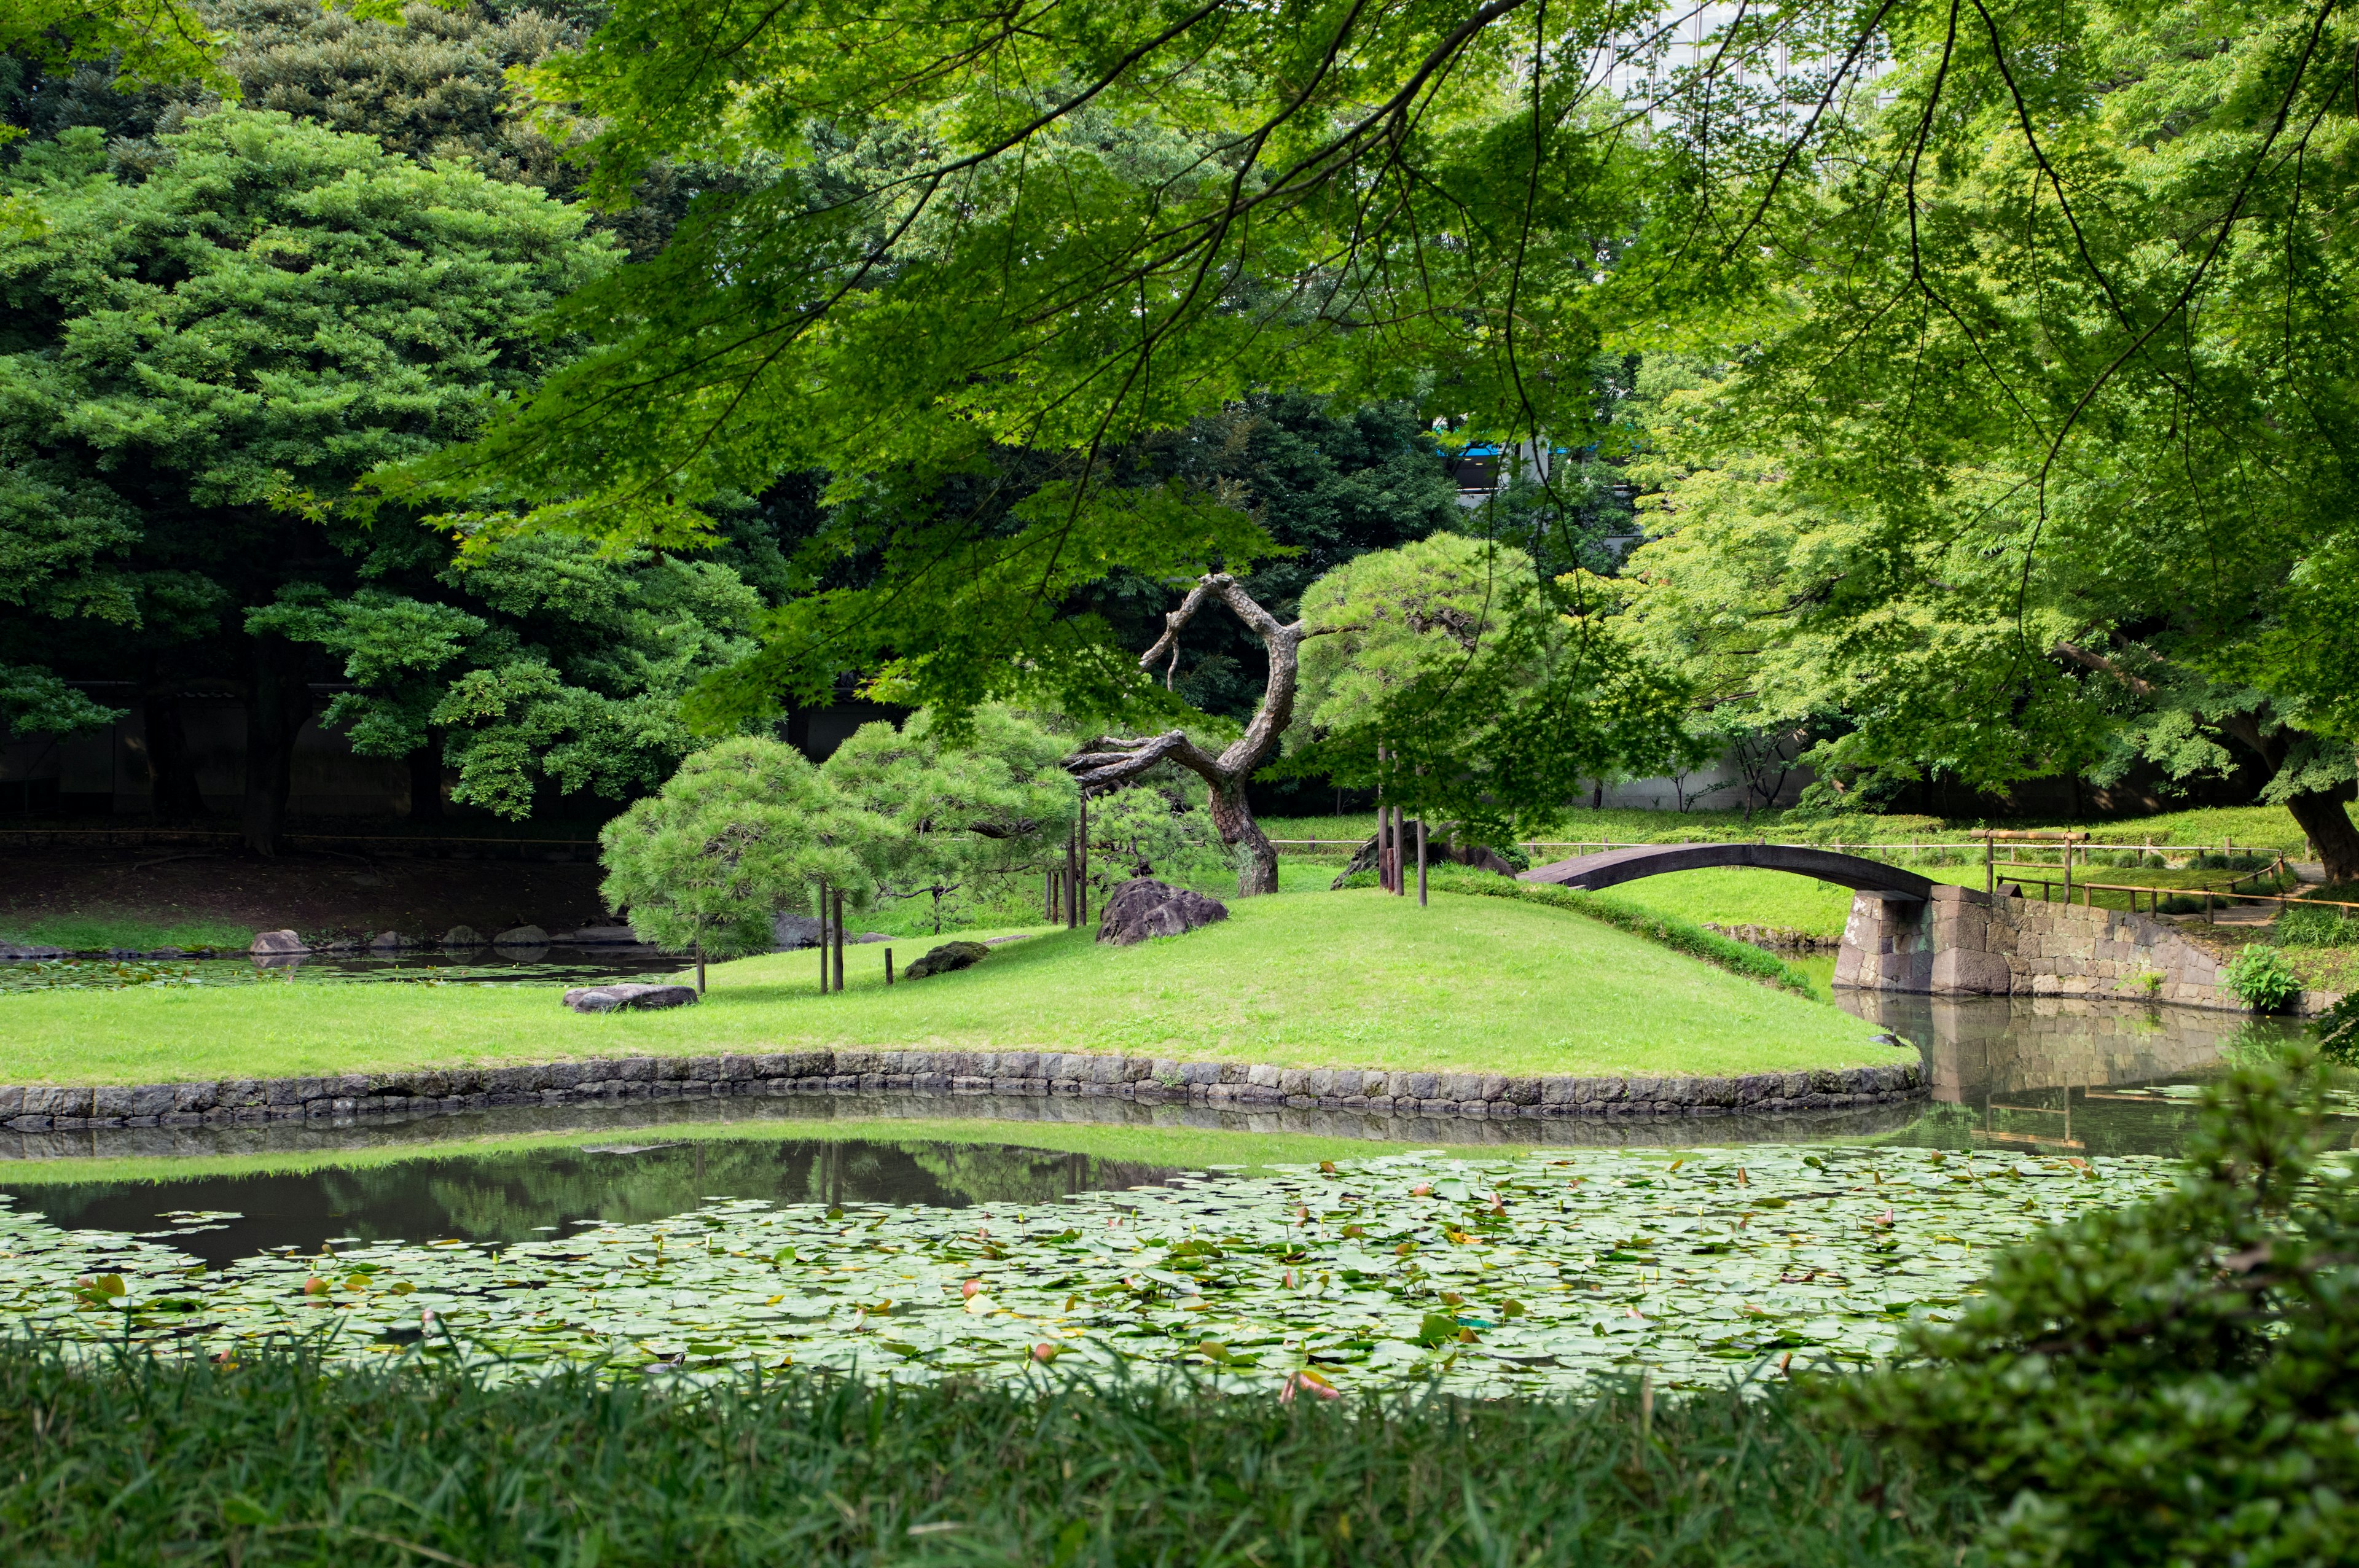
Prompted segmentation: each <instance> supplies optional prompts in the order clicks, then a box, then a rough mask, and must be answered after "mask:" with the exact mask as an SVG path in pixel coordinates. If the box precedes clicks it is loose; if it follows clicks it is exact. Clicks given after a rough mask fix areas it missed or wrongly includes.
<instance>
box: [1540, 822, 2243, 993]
mask: <svg viewBox="0 0 2359 1568" xmlns="http://www.w3.org/2000/svg"><path fill="white" fill-rule="evenodd" d="M1712 866H1753V867H1756V868H1758V869H1760V870H1762V871H1791V872H1793V873H1794V874H1795V875H1797V876H1804V877H1815V878H1817V879H1818V880H1819V881H1822V882H1833V883H1834V884H1835V885H1836V886H1838V887H1847V888H1849V889H1851V890H1852V894H1853V896H1852V901H1851V917H1850V919H1848V920H1846V921H1845V922H1844V923H1843V946H1842V948H1841V949H1840V950H1839V951H1838V953H1837V954H1836V957H1835V977H1834V979H1835V984H1837V985H1839V986H1855V987H1858V988H1859V989H1863V990H1883V991H1918V992H1930V993H1931V994H1933V995H1935V996H2006V995H2009V994H2014V995H2018V996H2027V995H2038V996H2086V997H2129V998H2134V999H2137V1000H2160V1001H2178V1002H2188V1003H2192V1004H2194V1005H2195V1006H2198V1007H2241V1006H2242V1005H2243V1004H2242V1003H2241V1002H2239V1001H2237V1000H2235V999H2234V997H2232V996H2230V995H2229V994H2227V992H2226V991H2225V990H2223V988H2222V987H2221V986H2220V984H2219V966H2218V959H2217V958H2216V957H2215V956H2214V955H2212V953H2211V952H2209V951H2208V950H2206V949H2205V948H2203V947H2202V946H2200V945H2198V944H2195V943H2192V942H2189V941H2188V940H2186V939H2185V938H2184V937H2182V936H2181V935H2180V934H2179V932H2178V931H2177V930H2176V929H2174V928H2173V927H2171V926H2169V925H2165V924H2163V923H2162V922H2160V921H2158V920H2152V919H2149V918H2147V916H2146V915H2143V914H2135V913H2127V912H2124V911H2120V910H2108V909H2092V908H2088V907H2086V906H2082V907H2075V906H2074V905H2072V904H2071V903H2053V904H2051V903H2038V902H2029V901H2027V900H2025V899H2024V898H2022V897H2021V896H2020V895H2019V892H2017V890H2014V889H2010V888H2004V887H2003V888H2001V889H2000V892H1999V896H1998V897H1997V898H1995V899H1993V898H1991V897H1989V896H1987V895H1986V894H1984V892H1983V891H1982V889H1980V888H1964V887H1956V886H1953V885H1951V884H1950V883H1948V882H1937V881H1932V880H1931V879H1930V878H1929V877H1920V876H1919V875H1918V874H1917V873H1916V872H1914V871H1903V870H1902V869H1901V868H1899V867H1898V866H1887V865H1886V864H1884V863H1883V862H1882V861H1880V860H1864V859H1862V858H1861V857H1859V856H1857V855H1838V854H1836V853H1834V852H1833V851H1832V850H1831V849H1810V848H1808V847H1806V846H1803V845H1799V844H1642V845H1639V846H1636V847H1635V848H1632V849H1608V850H1606V851H1605V852H1604V853H1603V854H1597V855H1582V856H1578V857H1576V858H1574V859H1572V860H1559V861H1557V862H1556V863H1555V864H1553V865H1548V866H1535V867H1533V868H1532V869H1531V870H1530V871H1526V872H1524V873H1523V875H1522V877H1521V878H1520V879H1518V880H1520V881H1527V882H1543V883H1548V884H1550V885H1552V886H1556V887H1567V888H1581V889H1584V890H1587V891H1590V892H1595V891H1597V890H1599V889H1602V888H1610V887H1614V886H1617V885H1619V884H1620V883H1623V882H1627V881H1637V880H1638V879H1639V878H1641V877H1654V876H1660V875H1662V874H1663V873H1664V872H1666V871H1701V870H1703V869H1705V868H1707V867H1712Z"/></svg>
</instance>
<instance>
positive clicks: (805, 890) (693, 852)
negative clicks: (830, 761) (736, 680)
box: [598, 736, 886, 990]
mask: <svg viewBox="0 0 2359 1568" xmlns="http://www.w3.org/2000/svg"><path fill="white" fill-rule="evenodd" d="M885 832H886V824H885V823H884V822H883V821H881V820H880V819H878V818H876V817H874V816H870V815H869V814H867V813H865V812H863V811H860V810H858V809H856V808H854V807H853V806H849V805H847V804H846V803H844V802H843V800H842V799H841V798H840V797H839V796H838V795H837V794H836V792H835V791H834V790H833V789H832V788H831V787H830V786H829V784H828V783H827V781H826V780H825V779H823V778H821V776H820V772H819V770H818V769H817V768H815V767H813V766H812V765H811V764H810V762H808V761H806V760H805V759H804V757H803V756H802V754H801V753H800V752H797V751H795V750H794V749H793V748H792V747H789V746H783V745H780V744H779V743H778V742H777V741H766V740H761V739H757V738H755V737H751V736H746V737H740V738H739V739H736V740H733V741H722V742H720V743H719V744H718V745H714V746H710V747H707V748H706V749H705V750H703V751H701V752H697V753H696V754H695V755H693V756H691V757H690V758H689V759H688V760H687V761H686V762H682V763H680V765H679V772H678V773H674V774H673V775H672V776H671V777H670V778H669V779H668V780H666V781H665V782H664V786H663V788H662V789H660V790H658V792H657V793H655V794H654V795H648V796H647V797H646V798H645V799H643V800H639V801H636V802H634V803H633V805H632V806H631V808H630V809H629V810H628V811H625V812H624V813H623V814H622V815H621V816H617V817H615V818H614V820H613V821H611V822H609V823H607V824H606V826H605V827H604V828H603V830H602V831H601V832H600V833H599V835H598V842H599V853H600V857H601V858H602V859H603V860H604V862H605V866H606V879H605V881H604V882H603V883H602V884H601V887H600V892H603V894H604V896H605V899H606V903H607V906H608V907H609V908H612V909H617V910H622V909H627V910H628V911H629V912H630V921H631V926H632V929H633V930H635V931H636V932H637V933H638V935H639V937H640V939H641V940H643V941H647V942H653V943H654V944H656V945H657V946H659V947H662V948H665V949H666V950H668V951H670V952H675V953H680V952H688V953H694V954H695V955H696V975H697V989H700V990H701V989H703V986H704V960H705V959H707V958H731V957H739V956H740V955H743V954H746V953H760V952H765V951H766V950H767V949H768V948H769V946H770V941H771V935H770V932H771V926H770V921H771V917H772V916H773V915H774V914H778V913H779V912H781V911H783V910H786V909H788V908H789V907H793V906H795V905H797V904H799V903H801V902H802V901H804V900H807V899H808V898H809V897H810V890H811V888H812V887H813V886H814V885H815V884H816V883H818V882H819V881H821V880H825V881H830V882H832V883H834V884H835V885H836V886H838V887H840V888H843V890H844V891H845V892H847V893H849V894H851V895H852V897H853V902H854V903H855V904H864V903H867V900H868V896H869V893H870V891H871V888H872V885H873V884H872V883H871V882H870V881H869V878H868V873H867V871H865V870H864V866H863V864H862V860H861V857H860V855H859V854H858V853H857V852H856V850H857V849H858V848H859V847H861V846H864V845H866V844H869V843H872V842H873V841H874V840H875V839H877V838H881V837H882V836H883V835H884V834H885Z"/></svg>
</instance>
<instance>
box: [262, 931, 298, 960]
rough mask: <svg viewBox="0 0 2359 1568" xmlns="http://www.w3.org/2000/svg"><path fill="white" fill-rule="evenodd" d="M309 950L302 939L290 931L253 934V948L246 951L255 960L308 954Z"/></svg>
mask: <svg viewBox="0 0 2359 1568" xmlns="http://www.w3.org/2000/svg"><path fill="white" fill-rule="evenodd" d="M310 950H311V949H310V947H309V946H305V945H304V941H303V938H301V937H300V936H298V935H295V933H293V932H292V931H261V932H256V933H255V938H254V946H252V947H250V948H248V949H247V951H248V952H250V953H252V954H253V955H254V956H255V957H257V958H277V957H286V956H287V955H288V954H292V953H308V952H310Z"/></svg>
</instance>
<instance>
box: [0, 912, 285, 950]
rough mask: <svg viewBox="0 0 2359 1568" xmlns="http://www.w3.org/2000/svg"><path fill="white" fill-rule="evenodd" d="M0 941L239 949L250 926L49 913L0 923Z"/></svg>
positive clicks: (70, 946) (247, 941) (247, 940)
mask: <svg viewBox="0 0 2359 1568" xmlns="http://www.w3.org/2000/svg"><path fill="white" fill-rule="evenodd" d="M0 940H5V941H12V942H24V943H29V944H33V945H35V946H43V947H63V948H65V949H67V950H68V951H70V952H75V953H95V952H104V951H106V950H108V949H109V948H114V947H131V948H136V949H138V950H139V951H141V952H148V951H152V950H153V949H155V948H158V947H183V948H188V949H191V950H193V949H195V948H199V947H222V948H229V949H233V950H234V951H236V952H240V953H243V952H245V950H246V948H247V947H249V946H252V945H253V943H254V927H252V926H251V925H233V924H232V923H230V922H228V921H224V920H180V921H158V920H149V919H143V918H141V917H139V916H136V915H129V914H88V915H81V914H49V915H42V916H40V917H38V918H37V919H33V920H26V921H20V922H17V923H16V924H14V925H5V926H0Z"/></svg>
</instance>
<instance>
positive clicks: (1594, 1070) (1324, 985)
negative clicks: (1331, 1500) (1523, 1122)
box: [0, 892, 1892, 1083]
mask: <svg viewBox="0 0 2359 1568" xmlns="http://www.w3.org/2000/svg"><path fill="white" fill-rule="evenodd" d="M1233 911H1234V912H1233V914H1231V916H1230V918H1229V919H1228V920H1227V921H1225V922H1223V923H1222V924H1220V925H1213V926H1211V927H1208V928H1206V929H1204V930H1202V931H1199V932H1195V933H1192V934H1190V935H1187V936H1184V937H1177V938H1169V939H1166V940H1162V941H1157V942H1150V943H1146V944H1142V945H1140V946H1136V947H1129V948H1115V947H1110V946H1102V945H1100V944H1097V943H1095V942H1093V940H1092V939H1091V934H1090V933H1088V932H1066V931H1055V932H1040V933H1037V934H1034V935H1029V936H1027V938H1026V939H1025V940H1023V941H1020V942H1014V943H1008V944H1006V945H1004V946H1000V947H999V948H998V949H997V950H995V952H994V953H993V955H992V956H991V957H990V958H988V959H987V960H985V961H984V962H983V963H982V964H979V965H977V966H976V967H975V968H972V969H968V970H964V971H962V972H959V973H955V974H950V975H941V976H935V977H931V978H929V979H922V980H917V981H908V980H905V981H903V982H902V983H900V984H898V985H896V986H893V987H891V988H889V989H888V988H887V987H886V985H885V983H884V962H885V949H884V948H883V947H882V946H862V947H853V948H852V949H850V951H849V955H848V963H847V971H848V979H849V981H850V989H847V990H845V991H843V992H842V993H840V994H836V995H832V996H821V995H820V994H819V992H818V986H817V970H818V963H817V959H816V957H814V956H813V955H811V954H809V953H775V954H769V955H766V956H764V957H755V958H748V959H744V960H741V961H740V962H737V963H734V964H726V965H717V966H715V967H714V968H712V972H711V986H712V989H711V991H710V993H709V994H708V995H707V996H706V997H705V999H704V1000H703V1001H702V1002H701V1004H699V1005H697V1006H695V1007H691V1008H683V1009H679V1010H678V1011H669V1012H656V1013H617V1014H609V1015H606V1016H603V1017H596V1016H582V1015H579V1014H575V1013H572V1012H569V1011H566V1010H565V1009H563V1008H562V1007H561V1006H560V1005H559V1002H558V998H557V996H556V994H555V991H554V989H552V988H549V987H544V986H529V985H517V984H492V985H465V984H460V985H427V984H419V985H390V984H387V985H331V984H308V983H306V984H268V983H262V984H255V985H244V986H227V987H140V988H133V989H124V990H115V991H50V992H39V993H34V994H29V995H23V996H17V997H12V998H7V999H5V1000H0V1018H5V1037H6V1038H7V1040H8V1043H9V1046H8V1051H7V1054H6V1065H5V1070H0V1076H5V1078H7V1079H8V1080H10V1081H15V1082H23V1083H36V1082H50V1083H160V1082H171V1081H175V1080H185V1079H205V1078H227V1077H270V1076H302V1075H317V1074H329V1073H338V1072H372V1071H382V1070H387V1069H392V1068H397V1067H409V1066H418V1065H433V1064H451V1065H489V1064H496V1063H502V1062H535V1061H556V1060H563V1059H566V1058H569V1057H580V1056H600V1055H614V1054H646V1055H658V1054H711V1053H714V1052H722V1051H756V1050H767V1051H790V1050H798V1049H828V1048H839V1047H880V1046H908V1047H917V1048H924V1049H950V1050H958V1049H973V1050H1028V1049H1047V1050H1065V1051H1119V1052H1124V1053H1127V1054H1154V1055H1167V1056H1175V1057H1180V1058H1184V1059H1197V1060H1211V1059H1225V1060H1235V1061H1257V1062H1268V1063H1275V1064H1279V1065H1306V1066H1318V1065H1332V1066H1370V1067H1416V1068H1432V1069H1436V1070H1441V1069H1452V1070H1459V1071H1465V1070H1473V1069H1481V1070H1484V1071H1491V1072H1501V1073H1508V1074H1540V1073H1573V1074H1596V1075H1612V1074H1625V1073H1649V1074H1673V1073H1693V1074H1706V1075H1727V1074H1736V1073H1747V1072H1767V1071H1779V1070H1793V1069H1798V1068H1806V1067H1837V1066H1847V1065H1857V1064H1878V1063H1883V1062H1886V1061H1889V1060H1890V1059H1891V1057H1892V1051H1891V1048H1890V1047H1889V1046H1886V1045H1882V1044H1876V1043H1875V1040H1874V1039H1873V1038H1872V1036H1873V1034H1874V1033H1875V1031H1874V1030H1873V1029H1872V1028H1871V1027H1870V1026H1869V1025H1868V1024H1866V1023H1864V1022H1861V1021H1859V1020H1857V1019H1854V1018H1852V1017H1850V1016H1849V1015H1847V1014H1845V1013H1843V1012H1841V1011H1837V1010H1835V1009H1833V1008H1831V1007H1828V1006H1825V1005H1823V1004H1821V1003H1816V1002H1812V1001H1809V1000H1803V999H1801V998H1799V997H1795V996H1791V995H1788V994H1785V993H1782V992H1779V991H1777V990H1773V989H1770V988H1768V987H1767V986H1763V985H1760V984H1757V983H1756V982H1754V981H1752V980H1748V979H1742V978H1740V977H1738V976H1735V975H1732V974H1729V973H1726V972H1724V971H1723V970H1720V969H1717V968H1712V967H1711V966H1709V965H1706V964H1703V963H1701V962H1698V961H1697V960H1695V959H1692V958H1689V957H1684V956H1682V955H1680V954H1678V953H1674V952H1669V951H1667V950H1666V949H1664V948H1663V947H1661V946H1656V945H1654V944H1652V943H1649V942H1647V941H1644V940H1642V939H1640V938H1638V937H1636V936H1632V935H1626V934H1625V933H1623V932H1620V931H1616V930H1614V929H1613V928H1611V927H1609V926H1607V925H1602V924H1600V923H1598V922H1595V921H1592V920H1588V919H1584V918H1582V916H1580V915H1578V914H1571V913H1568V912H1565V911H1562V910H1558V909H1552V908H1549V907H1545V906H1540V905H1534V904H1527V903H1517V902H1513V901H1507V900H1500V899H1487V898H1467V897H1456V896H1451V895H1449V894H1437V895H1436V896H1435V898H1434V901H1433V904H1432V906H1431V907H1430V908H1428V909H1422V910H1420V909H1419V908H1418V907H1417V906H1416V905H1415V904H1414V903H1411V902H1409V901H1407V900H1402V899H1395V898H1387V897H1386V896H1385V895H1383V894H1381V893H1375V892H1347V893H1302V894H1292V893H1281V894H1277V895H1274V896H1270V897H1266V898H1258V899H1249V900H1243V901H1239V902H1238V903H1235V904H1234V906H1233ZM926 945H927V944H926V942H925V940H924V939H918V940H915V941H902V942H897V943H896V944H894V947H895V952H896V957H897V961H898V962H899V963H901V964H903V965H906V964H907V963H908V961H909V960H910V959H911V958H914V957H917V956H918V954H919V952H921V951H922V950H923V949H924V946H926Z"/></svg>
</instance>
